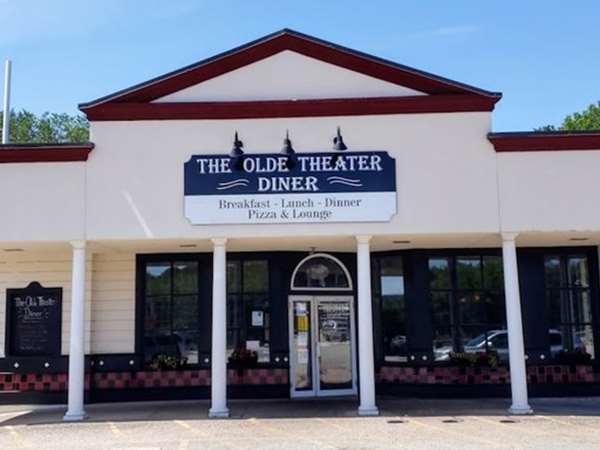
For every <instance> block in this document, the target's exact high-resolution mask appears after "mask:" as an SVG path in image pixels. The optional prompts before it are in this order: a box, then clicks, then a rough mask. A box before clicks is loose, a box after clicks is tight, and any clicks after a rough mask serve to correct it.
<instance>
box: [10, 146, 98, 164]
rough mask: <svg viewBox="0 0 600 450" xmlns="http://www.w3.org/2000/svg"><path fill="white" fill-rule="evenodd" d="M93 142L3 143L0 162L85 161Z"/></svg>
mask: <svg viewBox="0 0 600 450" xmlns="http://www.w3.org/2000/svg"><path fill="white" fill-rule="evenodd" d="M93 148H94V144H92V143H89V144H87V143H86V144H3V145H0V164H7V163H37V162H74V161H87V159H88V155H89V154H90V152H91V151H92V149H93Z"/></svg>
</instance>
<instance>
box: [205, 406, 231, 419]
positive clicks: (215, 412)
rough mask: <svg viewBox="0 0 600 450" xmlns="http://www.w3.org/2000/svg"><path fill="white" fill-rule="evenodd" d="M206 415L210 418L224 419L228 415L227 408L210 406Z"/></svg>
mask: <svg viewBox="0 0 600 450" xmlns="http://www.w3.org/2000/svg"><path fill="white" fill-rule="evenodd" d="M208 417H210V418H211V419H226V418H228V417H229V409H228V408H225V409H215V408H210V409H209V410H208Z"/></svg>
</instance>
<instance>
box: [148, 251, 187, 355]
mask: <svg viewBox="0 0 600 450" xmlns="http://www.w3.org/2000/svg"><path fill="white" fill-rule="evenodd" d="M198 288H199V283H198V263H197V262H196V261H163V262H148V263H146V265H145V284H144V358H145V361H146V363H150V364H161V365H173V366H180V365H183V364H186V363H187V364H197V363H198V339H199V336H198ZM159 360H160V362H159Z"/></svg>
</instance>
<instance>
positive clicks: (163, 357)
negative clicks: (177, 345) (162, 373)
mask: <svg viewBox="0 0 600 450" xmlns="http://www.w3.org/2000/svg"><path fill="white" fill-rule="evenodd" d="M186 364H187V358H182V357H179V356H174V355H171V356H170V355H167V354H165V353H160V354H158V355H156V356H154V357H153V358H152V361H150V368H151V369H152V370H176V369H180V368H182V367H184V366H185V365H186Z"/></svg>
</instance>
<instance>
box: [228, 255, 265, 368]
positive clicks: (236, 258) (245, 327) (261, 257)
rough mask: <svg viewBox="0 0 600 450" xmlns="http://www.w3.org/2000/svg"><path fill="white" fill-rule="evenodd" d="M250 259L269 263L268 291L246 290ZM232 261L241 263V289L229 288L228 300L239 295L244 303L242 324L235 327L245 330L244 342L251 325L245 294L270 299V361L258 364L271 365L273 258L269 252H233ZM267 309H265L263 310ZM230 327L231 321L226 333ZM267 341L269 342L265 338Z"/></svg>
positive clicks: (230, 260) (230, 259)
mask: <svg viewBox="0 0 600 450" xmlns="http://www.w3.org/2000/svg"><path fill="white" fill-rule="evenodd" d="M248 261H264V262H265V263H266V265H267V291H266V292H257V291H248V292H244V264H245V263H246V262H248ZM230 262H236V263H238V264H239V265H240V278H239V285H240V290H239V291H236V292H229V290H228V289H227V292H226V301H227V302H229V297H230V295H232V296H238V297H239V301H240V303H241V305H242V318H241V324H242V325H240V326H239V327H237V328H235V329H239V330H243V332H240V338H241V337H242V336H243V337H244V339H242V341H243V342H245V341H246V340H247V339H246V337H247V331H248V327H250V326H251V325H250V324H249V322H248V317H247V316H246V314H247V311H246V309H247V308H246V303H245V296H250V297H251V296H256V295H263V294H264V295H265V296H266V297H267V299H268V308H267V309H266V311H268V314H269V340H268V342H269V361H262V362H257V365H259V366H269V365H271V364H272V359H273V345H272V344H273V337H272V329H271V328H272V327H271V324H272V317H273V305H272V303H273V302H272V300H273V280H272V278H273V276H272V272H271V267H272V263H271V259H270V258H269V255H268V254H258V253H232V254H231V256H230V255H228V256H227V264H228V263H230ZM227 306H229V305H227ZM263 311H265V310H263ZM230 329H234V327H230V326H229V321H227V325H226V330H225V332H226V335H227V334H228V333H229V330H230ZM263 329H265V327H264V326H263ZM265 342H267V341H266V340H265ZM235 348H238V346H237V345H234V349H235Z"/></svg>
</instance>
